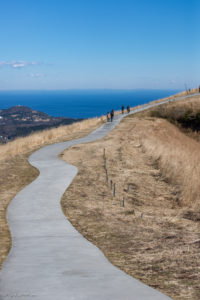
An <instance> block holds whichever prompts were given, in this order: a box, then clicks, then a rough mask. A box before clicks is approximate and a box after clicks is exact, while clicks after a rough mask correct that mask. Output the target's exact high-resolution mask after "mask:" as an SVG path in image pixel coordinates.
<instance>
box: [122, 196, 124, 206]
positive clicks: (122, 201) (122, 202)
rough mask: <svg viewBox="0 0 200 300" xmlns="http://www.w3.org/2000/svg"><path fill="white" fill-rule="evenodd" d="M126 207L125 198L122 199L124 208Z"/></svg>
mask: <svg viewBox="0 0 200 300" xmlns="http://www.w3.org/2000/svg"><path fill="white" fill-rule="evenodd" d="M124 206H125V197H123V198H122V207H124Z"/></svg>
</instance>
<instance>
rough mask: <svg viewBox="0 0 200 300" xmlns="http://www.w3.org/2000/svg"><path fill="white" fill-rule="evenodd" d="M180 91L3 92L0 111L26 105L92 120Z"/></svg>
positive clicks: (59, 115) (57, 115)
mask: <svg viewBox="0 0 200 300" xmlns="http://www.w3.org/2000/svg"><path fill="white" fill-rule="evenodd" d="M177 92H179V91H178V90H62V91H0V109H6V108H9V107H11V106H15V105H24V106H28V107H30V108H32V109H35V110H39V111H42V112H45V113H47V114H49V115H51V116H55V117H69V118H91V117H96V116H101V115H105V114H106V113H107V112H108V111H110V110H111V109H114V110H120V109H121V105H122V104H123V105H124V106H125V107H126V106H127V105H128V104H129V105H130V106H131V107H133V106H137V105H140V104H145V103H148V102H150V101H152V100H157V99H160V98H164V97H167V96H170V95H173V94H175V93H177Z"/></svg>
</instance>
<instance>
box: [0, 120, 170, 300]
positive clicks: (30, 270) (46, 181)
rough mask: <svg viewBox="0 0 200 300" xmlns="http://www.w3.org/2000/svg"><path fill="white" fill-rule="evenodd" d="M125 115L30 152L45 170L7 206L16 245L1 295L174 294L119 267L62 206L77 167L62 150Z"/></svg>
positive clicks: (0, 281)
mask: <svg viewBox="0 0 200 300" xmlns="http://www.w3.org/2000/svg"><path fill="white" fill-rule="evenodd" d="M122 117H123V116H122V115H119V116H117V117H115V120H114V121H113V123H106V124H104V125H103V126H101V127H100V128H99V129H97V130H95V131H94V132H92V133H91V134H89V135H88V136H87V137H84V138H81V139H78V140H72V141H69V142H65V143H58V144H54V145H50V146H46V147H44V148H42V149H40V150H38V151H37V152H35V153H33V154H32V155H31V156H30V158H29V161H30V163H31V164H32V165H33V166H35V167H36V168H38V169H39V171H40V175H39V177H38V178H37V179H36V180H35V181H34V182H33V183H31V184H30V185H28V186H27V187H25V188H24V189H23V190H22V191H21V192H20V193H19V194H18V195H17V196H16V197H15V198H14V199H13V200H12V202H11V204H10V205H9V207H8V212H7V218H8V223H9V226H10V229H11V233H12V249H11V251H10V253H9V255H8V258H7V260H6V262H5V263H4V264H3V268H2V271H1V273H0V300H10V299H16V298H17V299H24V300H29V299H36V300H55V299H56V300H57V299H58V300H132V299H137V300H147V299H148V300H165V299H170V298H169V297H167V296H165V295H163V294H162V293H160V292H158V291H156V290H154V289H152V288H150V287H148V286H146V285H144V284H143V283H141V282H139V281H137V280H135V279H134V278H132V277H130V276H128V275H127V274H125V273H124V272H123V271H121V270H119V269H118V268H116V267H114V266H113V265H112V264H111V263H110V262H109V261H108V260H107V259H106V258H105V256H104V255H103V254H102V252H101V251H100V250H99V249H98V248H97V247H95V246H94V245H93V244H91V243H90V242H88V241H87V240H86V239H85V238H84V237H83V236H82V235H80V234H79V233H78V232H77V231H76V229H75V228H74V227H73V226H72V225H71V223H70V222H68V221H67V219H66V218H65V216H64V215H63V213H62V210H61V207H60V198H61V196H62V195H63V193H64V191H65V190H66V188H67V187H68V186H69V184H70V183H71V181H72V180H73V178H74V177H75V176H76V174H77V168H76V167H74V166H72V165H70V164H67V163H66V162H64V161H62V160H60V159H59V158H58V154H59V153H60V152H61V151H63V150H64V149H66V148H68V147H70V146H72V145H75V144H79V143H86V142H91V141H95V140H97V139H101V138H103V137H104V136H105V135H106V134H107V133H108V132H109V131H110V130H112V129H113V128H114V127H115V126H116V125H117V124H118V123H119V122H120V120H121V119H122Z"/></svg>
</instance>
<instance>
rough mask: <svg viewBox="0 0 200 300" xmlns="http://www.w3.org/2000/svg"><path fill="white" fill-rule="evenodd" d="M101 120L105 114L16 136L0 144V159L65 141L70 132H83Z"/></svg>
mask: <svg viewBox="0 0 200 300" xmlns="http://www.w3.org/2000/svg"><path fill="white" fill-rule="evenodd" d="M103 122H105V116H102V117H101V118H93V119H87V120H83V121H81V122H77V123H74V124H71V125H65V126H60V127H58V128H52V129H49V130H43V131H40V132H35V133H33V134H31V135H29V136H27V137H21V138H17V139H16V140H14V141H12V142H9V143H7V144H5V145H1V146H0V160H7V159H10V158H13V157H15V156H16V155H20V154H24V153H26V152H28V151H31V150H34V149H38V147H42V146H45V145H47V144H52V143H57V142H61V141H65V140H66V139H67V140H68V139H69V137H70V138H71V135H72V134H76V133H80V132H84V130H87V129H89V128H91V130H92V129H93V128H96V127H98V126H100V125H101V124H103Z"/></svg>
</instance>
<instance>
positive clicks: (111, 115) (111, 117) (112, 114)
mask: <svg viewBox="0 0 200 300" xmlns="http://www.w3.org/2000/svg"><path fill="white" fill-rule="evenodd" d="M113 118H114V109H112V110H111V112H110V119H111V122H112V121H113Z"/></svg>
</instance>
